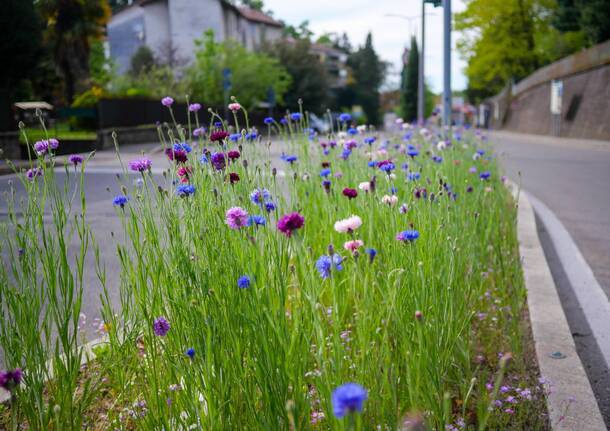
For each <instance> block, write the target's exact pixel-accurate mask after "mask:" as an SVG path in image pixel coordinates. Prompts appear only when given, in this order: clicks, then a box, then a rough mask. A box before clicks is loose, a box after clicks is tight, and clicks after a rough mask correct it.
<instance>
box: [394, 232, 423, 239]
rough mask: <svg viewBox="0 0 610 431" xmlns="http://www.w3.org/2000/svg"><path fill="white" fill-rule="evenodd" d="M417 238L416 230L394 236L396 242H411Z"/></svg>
mask: <svg viewBox="0 0 610 431" xmlns="http://www.w3.org/2000/svg"><path fill="white" fill-rule="evenodd" d="M417 238H419V232H418V231H416V230H405V231H402V232H400V233H399V234H398V235H396V239H397V240H398V241H404V242H413V241H415V240H416V239H417Z"/></svg>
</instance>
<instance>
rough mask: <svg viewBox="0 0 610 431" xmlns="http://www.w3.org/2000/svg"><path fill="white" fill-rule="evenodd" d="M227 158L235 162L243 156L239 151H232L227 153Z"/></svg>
mask: <svg viewBox="0 0 610 431" xmlns="http://www.w3.org/2000/svg"><path fill="white" fill-rule="evenodd" d="M227 156H228V157H229V159H230V160H231V161H233V160H236V159H239V157H240V156H241V154H239V151H237V150H231V151H229V152H228V153H227Z"/></svg>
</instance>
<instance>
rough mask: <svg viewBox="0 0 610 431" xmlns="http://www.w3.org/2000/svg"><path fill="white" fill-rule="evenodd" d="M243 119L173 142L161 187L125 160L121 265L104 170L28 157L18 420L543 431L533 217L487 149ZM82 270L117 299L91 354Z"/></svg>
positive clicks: (238, 113) (12, 209)
mask: <svg viewBox="0 0 610 431" xmlns="http://www.w3.org/2000/svg"><path fill="white" fill-rule="evenodd" d="M162 103H163V105H165V106H166V107H167V109H169V110H170V111H171V110H172V109H173V105H174V103H173V99H171V98H170V97H166V98H164V99H163V101H162ZM228 108H229V111H230V116H231V121H229V122H226V121H224V120H223V119H222V118H221V117H220V116H218V115H216V114H214V116H213V120H212V122H211V123H210V124H200V123H199V119H198V112H199V110H200V109H203V108H202V107H201V105H200V104H191V105H190V108H189V121H188V124H176V123H175V122H174V123H173V124H162V125H159V126H158V131H159V139H160V143H159V145H161V146H162V147H163V152H164V155H165V156H166V157H167V159H168V160H169V162H170V163H171V167H170V168H169V169H166V170H164V171H163V173H162V174H158V173H155V171H154V170H155V168H157V167H156V166H154V163H153V162H152V161H151V160H150V159H147V158H144V157H143V158H138V159H132V160H123V159H122V158H121V154H120V152H119V151H118V146H117V159H118V161H120V163H121V166H122V173H120V174H118V175H117V176H116V186H115V188H114V189H113V190H112V193H113V194H112V195H111V196H110V197H109V199H108V208H112V211H114V213H115V214H116V217H118V218H119V219H120V223H121V226H122V229H121V230H120V231H117V232H114V238H115V239H116V256H117V259H116V262H112V263H111V264H110V263H107V262H103V261H102V260H101V259H100V258H99V246H98V244H97V242H96V239H95V237H94V236H93V234H92V232H91V227H90V222H89V221H88V213H87V199H86V196H85V193H84V191H83V188H82V181H83V178H84V176H85V175H86V174H87V169H88V163H89V162H90V161H91V160H92V158H95V154H90V155H89V156H81V155H73V156H71V157H70V158H69V159H67V161H66V163H65V164H62V163H60V161H59V158H58V157H55V155H54V150H55V149H56V148H58V146H61V141H57V140H55V139H53V136H51V135H49V136H48V138H47V139H46V140H43V141H39V142H35V143H33V142H29V143H28V148H29V149H30V151H31V158H32V162H31V168H30V169H29V170H27V171H24V172H21V173H19V175H18V179H17V180H15V181H18V182H19V183H20V187H23V188H25V190H26V192H27V198H26V199H23V200H21V201H18V200H17V199H16V198H15V194H14V193H13V194H10V193H9V194H8V195H7V196H6V199H7V200H8V208H9V209H8V216H7V217H6V218H5V219H4V220H3V223H2V237H3V238H2V250H1V254H2V258H3V265H0V304H1V307H2V310H3V313H4V318H3V319H2V321H1V323H0V346H1V349H2V354H3V356H2V359H3V368H4V369H5V371H4V372H3V373H2V374H0V385H1V386H2V388H3V390H4V392H5V393H6V394H8V395H7V401H6V402H5V403H4V404H3V405H2V407H1V408H0V424H1V425H0V426H2V427H4V428H5V429H11V430H17V429H33V430H68V429H93V430H98V429H99V430H102V429H108V430H135V429H138V430H259V429H261V430H263V429H264V430H458V429H472V430H475V429H476V430H483V429H546V427H547V426H548V424H547V423H546V418H545V412H544V409H545V407H544V402H545V401H544V400H545V391H546V390H547V389H546V386H545V385H544V382H541V381H540V380H539V379H538V373H537V370H536V366H535V360H532V355H531V346H528V341H527V340H528V327H527V317H526V310H525V309H524V307H525V289H524V286H523V279H522V273H521V267H520V260H519V255H518V247H517V239H516V207H515V202H514V200H513V198H512V196H511V195H510V193H509V191H508V190H507V189H506V188H505V186H504V184H503V182H504V181H503V178H502V176H501V175H502V174H501V172H500V171H499V169H498V166H497V163H496V159H495V156H494V154H493V150H492V148H491V146H490V145H489V144H488V143H487V141H486V139H485V136H484V135H483V134H482V133H480V132H478V131H476V130H466V129H462V128H459V129H455V130H453V132H452V133H451V137H447V136H445V135H446V133H447V132H448V131H447V130H442V129H439V130H437V129H435V128H424V127H417V126H414V125H410V124H407V123H402V122H400V121H399V122H397V123H396V124H395V125H393V127H392V128H391V129H390V130H386V131H384V132H379V131H376V130H375V129H374V128H371V127H366V126H362V125H360V126H358V125H357V124H356V122H355V121H354V120H353V119H352V117H351V115H350V114H347V113H346V114H343V115H341V116H340V117H338V120H337V121H335V122H332V130H331V131H330V132H329V133H328V134H326V135H318V134H316V133H315V132H314V131H313V130H311V129H310V128H309V124H308V114H307V112H303V111H302V110H301V111H297V112H292V113H286V114H285V115H283V116H281V117H277V118H271V117H269V118H267V119H266V120H265V127H264V128H261V129H260V130H256V129H254V128H252V127H250V125H249V120H248V116H247V112H246V111H245V110H244V109H243V108H242V106H241V105H240V104H239V103H238V101H237V100H232V102H231V104H230V105H229V107H228ZM331 120H332V119H331ZM23 133H24V136H26V137H27V131H26V130H23ZM62 170H63V171H64V172H65V173H66V175H67V177H68V178H75V179H77V181H76V182H75V183H74V184H75V187H69V185H68V182H66V183H62V182H58V181H57V171H62ZM74 244H76V246H75V245H74ZM91 261H93V262H94V265H87V264H86V262H91ZM85 271H95V272H96V273H97V276H98V278H99V280H100V283H101V284H102V286H103V288H104V294H103V295H102V297H101V298H100V300H101V302H102V308H101V315H102V316H103V322H102V325H101V327H102V329H103V331H102V332H103V342H102V343H101V344H98V345H97V346H96V347H95V348H94V353H95V356H94V357H93V356H92V355H89V354H88V353H87V351H86V350H85V347H84V345H85V343H86V342H87V341H88V340H86V339H84V336H83V334H81V325H80V324H79V320H80V319H81V307H82V298H83V292H84V291H86V289H87V288H88V286H87V285H86V283H85V282H84V277H83V273H84V272H85ZM110 271H112V272H115V273H120V284H119V285H110V284H109V283H108V282H107V279H106V274H107V273H108V272H110ZM116 292H118V293H116ZM113 297H118V298H119V300H118V303H117V301H115V300H112V299H111V298H113ZM532 361H534V362H533V363H532Z"/></svg>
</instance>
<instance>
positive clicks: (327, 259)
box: [316, 253, 343, 278]
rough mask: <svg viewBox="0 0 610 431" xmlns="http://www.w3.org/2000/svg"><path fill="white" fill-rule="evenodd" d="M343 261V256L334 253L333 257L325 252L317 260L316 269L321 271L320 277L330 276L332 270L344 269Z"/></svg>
mask: <svg viewBox="0 0 610 431" xmlns="http://www.w3.org/2000/svg"><path fill="white" fill-rule="evenodd" d="M341 263H343V258H342V257H341V256H339V255H338V254H337V253H335V254H333V256H332V257H331V256H328V255H326V254H325V255H322V256H320V258H319V259H318V260H317V261H316V269H317V270H318V272H319V273H320V277H322V278H328V277H330V272H331V270H333V269H336V270H337V271H341V270H342V269H343V266H342V265H341Z"/></svg>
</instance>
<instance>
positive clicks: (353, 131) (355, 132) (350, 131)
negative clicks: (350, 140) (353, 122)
mask: <svg viewBox="0 0 610 431" xmlns="http://www.w3.org/2000/svg"><path fill="white" fill-rule="evenodd" d="M347 133H349V134H350V135H357V134H358V130H356V129H354V128H353V127H350V128H349V129H347Z"/></svg>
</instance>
